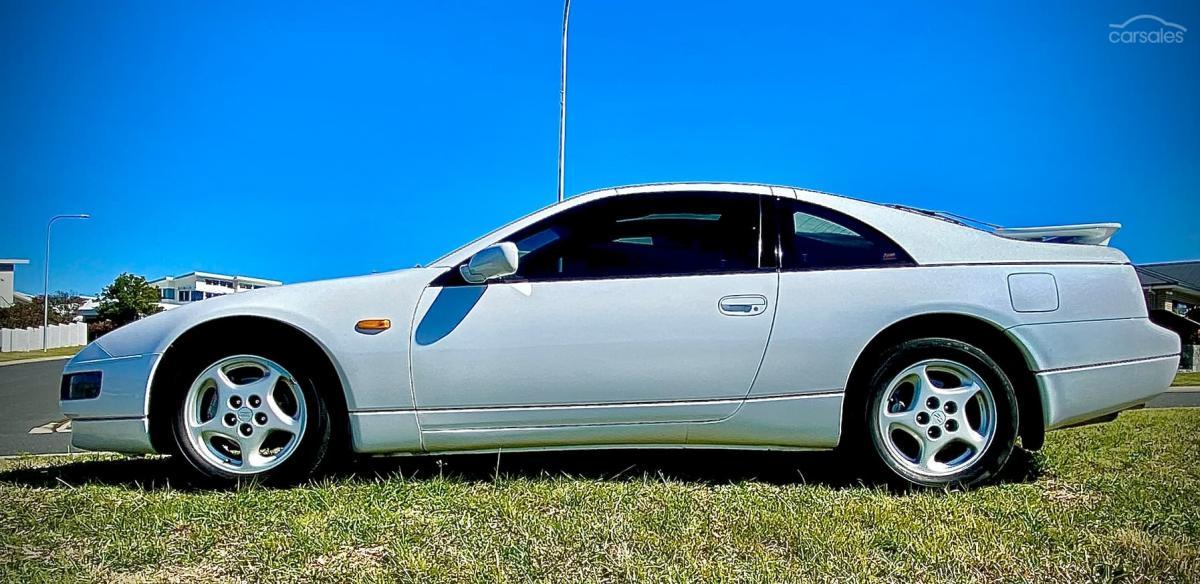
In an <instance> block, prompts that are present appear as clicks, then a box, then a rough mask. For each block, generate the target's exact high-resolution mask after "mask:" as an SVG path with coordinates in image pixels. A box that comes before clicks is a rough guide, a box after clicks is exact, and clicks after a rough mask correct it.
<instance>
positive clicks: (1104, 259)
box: [61, 184, 1180, 486]
mask: <svg viewBox="0 0 1200 584" xmlns="http://www.w3.org/2000/svg"><path fill="white" fill-rule="evenodd" d="M1118 227H1119V225H1116V224H1093V225H1075V226H1065V227H1048V228H1027V229H990V230H989V229H980V228H975V227H971V226H968V225H966V224H965V223H964V222H961V221H958V220H954V219H952V218H950V217H948V216H946V215H945V214H939V213H933V212H927V211H919V210H916V209H911V208H906V207H900V206H885V205H878V204H873V203H868V202H864V201H860V200H855V199H851V198H847V197H842V196H836V195H829V194H824V193H819V192H813V191H808V190H801V189H793V188H786V187H775V186H762V185H746V184H665V185H649V186H636V187H623V188H614V189H606V190H601V191H596V192H592V193H588V194H584V195H581V196H578V197H574V198H572V199H569V200H567V201H565V202H563V203H559V204H557V205H553V206H550V207H548V208H546V209H543V210H541V211H538V212H536V213H533V214H531V215H529V216H527V217H525V218H523V219H520V220H518V221H515V222H513V223H510V224H509V225H506V226H504V227H501V228H499V229H497V230H495V231H493V232H492V233H490V234H488V235H485V236H483V237H481V238H479V239H478V240H476V241H474V242H472V243H469V244H467V245H466V246H464V247H462V248H459V249H458V250H456V251H454V252H451V253H450V254H448V255H446V256H445V257H442V258H440V259H438V260H436V261H434V262H433V263H432V264H431V265H430V266H428V267H418V268H414V269H408V270H400V271H395V272H389V273H384V274H377V275H371V276H362V277H355V278H347V279H339V280H331V281H325V282H312V283H305V284H297V285H291V286H283V287H278V288H267V289H262V290H255V291H252V292H247V293H240V294H230V295H227V296H223V297H217V298H211V299H208V300H204V301H202V302H198V303H195V304H191V305H187V306H184V307H181V308H178V309H175V310H171V311H169V312H164V313H161V314H156V315H154V316H151V317H149V318H146V319H143V320H141V321H138V322H136V323H133V324H131V325H129V326H126V327H123V328H120V329H118V330H116V331H113V332H111V333H109V334H108V335H106V336H104V337H102V338H101V339H100V340H98V341H96V342H94V343H92V344H90V345H88V346H87V348H85V349H84V350H83V351H82V352H81V353H79V355H77V356H76V357H75V358H74V359H72V360H71V361H70V362H69V363H68V364H67V366H66V370H65V372H64V377H63V382H62V390H61V406H62V410H63V412H64V413H65V414H66V416H67V417H69V418H71V420H72V433H73V437H72V440H73V442H74V445H75V446H78V447H80V448H85V449H96V450H114V451H119V452H127V453H151V452H159V453H171V454H174V455H177V456H181V457H182V458H183V459H184V460H186V461H187V462H188V463H189V464H190V466H191V467H194V468H195V470H196V471H198V472H199V473H201V474H202V475H204V476H206V477H210V478H215V479H219V480H234V479H237V478H241V477H258V478H261V479H271V480H295V479H297V478H301V477H304V476H307V475H309V474H310V473H312V472H313V471H314V470H316V469H317V468H318V467H320V466H321V464H322V463H323V462H325V461H328V460H330V459H331V458H335V457H334V456H331V454H330V453H331V452H333V451H334V449H337V448H345V449H349V450H352V451H354V452H358V453H447V452H466V451H495V450H497V449H504V450H521V449H526V450H529V449H535V450H536V449H563V448H597V447H602V448H610V447H636V448H649V447H667V448H681V447H682V448H693V447H694V448H752V449H771V450H775V449H778V450H791V449H831V448H835V447H839V446H842V447H845V448H847V449H848V451H849V452H854V453H857V455H858V456H859V457H860V460H861V461H862V463H863V464H864V466H865V467H869V468H876V469H878V470H880V471H882V472H884V473H885V476H887V477H889V478H890V479H892V480H899V481H907V482H910V483H914V484H918V485H925V486H945V485H961V486H970V485H975V484H979V483H982V482H985V481H987V480H989V479H990V478H993V477H995V476H996V474H997V472H998V471H999V470H1000V469H1001V468H1002V467H1003V466H1004V465H1005V462H1006V461H1007V460H1008V459H1009V455H1010V454H1011V453H1012V451H1013V449H1014V444H1015V443H1016V441H1017V439H1018V438H1020V439H1021V441H1022V444H1023V445H1024V447H1026V448H1038V447H1039V446H1040V445H1041V443H1042V440H1043V436H1044V432H1045V431H1046V430H1049V429H1054V428H1061V427H1064V426H1069V425H1075V424H1079V423H1083V422H1088V421H1092V420H1096V419H1098V418H1103V417H1106V416H1109V417H1110V416H1112V415H1115V413H1116V412H1118V411H1120V410H1123V409H1127V408H1130V407H1135V406H1138V405H1141V404H1143V403H1144V402H1146V401H1147V400H1149V399H1150V398H1152V397H1154V396H1155V395H1157V394H1159V393H1161V392H1162V391H1164V390H1165V389H1166V388H1167V387H1168V386H1169V385H1170V383H1171V379H1172V377H1173V375H1174V373H1175V370H1176V367H1177V365H1178V362H1179V351H1180V346H1179V338H1178V337H1177V336H1176V335H1174V334H1173V333H1171V332H1169V331H1167V330H1165V329H1162V328H1159V327H1157V326H1155V325H1154V324H1152V323H1151V322H1150V321H1149V320H1148V319H1147V311H1146V305H1145V303H1144V301H1143V298H1142V293H1141V289H1140V287H1139V284H1138V279H1137V277H1136V276H1135V274H1134V270H1133V267H1132V266H1131V265H1130V263H1129V259H1128V258H1127V257H1126V256H1125V255H1124V254H1123V253H1121V252H1120V251H1118V250H1116V249H1113V248H1111V247H1108V246H1107V243H1108V239H1109V238H1110V237H1111V236H1112V234H1113V232H1115V231H1116V229H1117V228H1118Z"/></svg>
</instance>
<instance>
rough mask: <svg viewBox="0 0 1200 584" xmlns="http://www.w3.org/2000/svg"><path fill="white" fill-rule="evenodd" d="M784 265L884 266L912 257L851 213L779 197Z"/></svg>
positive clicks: (785, 267)
mask: <svg viewBox="0 0 1200 584" xmlns="http://www.w3.org/2000/svg"><path fill="white" fill-rule="evenodd" d="M781 204H782V209H781V211H782V212H781V217H780V218H781V220H782V221H783V225H781V229H780V246H781V250H780V251H781V252H782V256H783V257H782V261H783V269H785V270H798V269H828V268H854V267H870V266H887V265H899V264H907V263H911V262H912V260H911V259H910V258H909V257H908V255H907V254H905V253H904V251H903V250H901V249H900V248H899V246H897V245H896V244H895V243H893V242H892V241H891V240H890V239H888V238H887V237H885V236H884V235H882V234H880V233H879V232H877V231H875V230H874V229H872V228H870V227H869V226H867V225H866V224H864V223H862V222H861V221H858V220H856V219H853V218H851V217H848V216H845V215H842V214H840V213H836V212H834V211H831V210H829V209H824V208H820V207H816V206H814V205H808V204H805V203H801V202H798V201H782V202H781Z"/></svg>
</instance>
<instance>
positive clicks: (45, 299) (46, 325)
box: [42, 213, 92, 353]
mask: <svg viewBox="0 0 1200 584" xmlns="http://www.w3.org/2000/svg"><path fill="white" fill-rule="evenodd" d="M91 217H92V216H91V215H88V214H86V213H80V214H77V215H55V216H53V217H51V218H50V222H49V223H47V224H46V266H45V268H46V275H45V278H44V279H43V280H42V310H43V313H42V352H43V353H45V352H46V350H47V349H46V335H47V333H48V332H50V228H51V227H53V226H54V222H55V221H58V220H59V219H91Z"/></svg>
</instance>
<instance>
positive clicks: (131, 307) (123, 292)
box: [96, 273, 162, 326]
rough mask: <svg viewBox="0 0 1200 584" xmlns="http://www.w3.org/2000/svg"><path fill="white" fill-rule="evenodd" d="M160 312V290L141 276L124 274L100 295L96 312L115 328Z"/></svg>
mask: <svg viewBox="0 0 1200 584" xmlns="http://www.w3.org/2000/svg"><path fill="white" fill-rule="evenodd" d="M159 310H162V308H161V307H160V306H159V305H158V288H155V287H154V286H151V285H150V284H148V283H146V279H145V278H143V277H141V276H135V275H133V274H130V273H124V274H121V275H120V276H117V279H115V280H113V283H112V284H109V285H108V286H106V287H105V288H104V291H103V292H101V293H100V306H99V308H98V309H97V310H96V312H97V314H98V315H99V316H100V318H102V319H104V320H107V321H109V322H111V323H112V324H113V325H114V326H123V325H126V324H129V323H131V322H133V321H135V320H137V319H139V318H142V317H143V316H148V315H151V314H154V313H156V312H158V311H159Z"/></svg>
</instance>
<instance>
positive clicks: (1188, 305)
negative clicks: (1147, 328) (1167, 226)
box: [1134, 260, 1200, 370]
mask: <svg viewBox="0 0 1200 584" xmlns="http://www.w3.org/2000/svg"><path fill="white" fill-rule="evenodd" d="M1134 267H1135V269H1136V270H1137V274H1138V279H1139V280H1141V283H1142V293H1143V294H1145V295H1146V307H1147V308H1149V309H1150V319H1151V320H1153V321H1154V322H1155V323H1156V324H1158V325H1160V326H1163V327H1166V328H1169V329H1171V330H1173V331H1175V332H1176V333H1178V334H1179V338H1180V340H1181V341H1182V344H1183V357H1182V359H1180V362H1179V366H1180V368H1181V369H1184V370H1195V369H1197V368H1200V342H1198V341H1200V336H1198V335H1200V260H1190V261H1185V262H1162V263H1157V264H1142V265H1140V266H1134Z"/></svg>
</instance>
